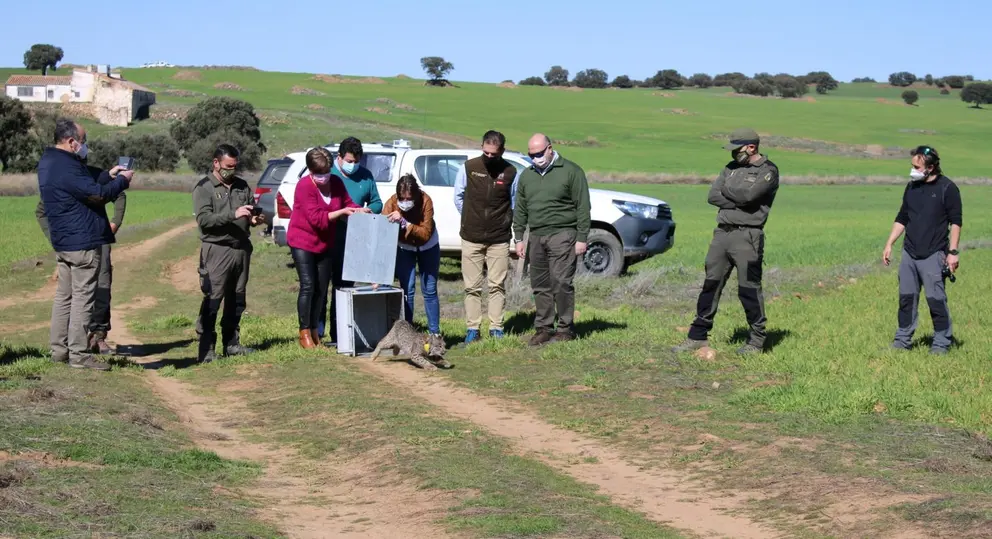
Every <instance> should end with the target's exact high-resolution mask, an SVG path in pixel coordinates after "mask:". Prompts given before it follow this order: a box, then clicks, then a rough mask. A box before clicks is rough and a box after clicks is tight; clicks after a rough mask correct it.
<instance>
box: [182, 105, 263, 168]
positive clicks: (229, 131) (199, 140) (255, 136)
mask: <svg viewBox="0 0 992 539" xmlns="http://www.w3.org/2000/svg"><path fill="white" fill-rule="evenodd" d="M260 123H261V122H260V121H259V119H258V116H257V115H256V114H255V107H253V106H252V105H251V103H248V102H247V101H242V100H240V99H233V98H230V97H210V98H207V99H205V100H203V101H201V102H199V103H197V104H196V105H195V106H194V107H193V108H192V109H190V111H189V113H188V114H187V115H186V118H185V119H183V120H182V121H179V122H176V123H174V124H172V127H170V129H169V132H170V133H171V134H172V138H173V139H175V141H176V144H178V145H179V148H180V149H181V150H182V151H183V152H184V153H185V155H186V160H187V161H188V162H189V165H190V167H192V168H193V170H196V171H199V170H200V169H198V168H196V166H195V165H194V162H196V163H199V164H200V165H202V164H203V159H204V158H203V155H202V150H203V142H204V141H205V140H210V141H213V142H212V144H213V145H214V148H216V146H217V145H219V144H221V143H224V142H227V143H228V144H235V141H237V144H238V145H237V148H238V149H239V150H241V153H242V159H241V161H240V163H239V165H238V166H239V168H240V169H243V170H258V169H259V168H260V167H261V164H262V161H261V155H262V154H264V153H265V150H266V148H265V145H264V144H262V132H261V130H260V129H259V125H260ZM221 134H223V135H225V136H227V137H229V140H225V139H224V137H222V136H220V135H221ZM209 154H210V155H211V156H212V155H213V149H211V150H210V152H209ZM208 161H210V162H211V163H212V162H213V157H211V158H210V159H209V160H208ZM211 168H212V165H211Z"/></svg>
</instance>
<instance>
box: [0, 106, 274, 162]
mask: <svg viewBox="0 0 992 539" xmlns="http://www.w3.org/2000/svg"><path fill="white" fill-rule="evenodd" d="M57 117H58V112H57V109H52V108H48V107H30V108H29V107H27V106H25V105H24V103H22V102H20V101H18V100H16V99H13V98H9V97H6V96H3V97H0V126H2V128H0V167H2V168H0V170H2V171H3V172H33V171H34V170H35V169H36V168H37V165H38V160H39V159H40V158H41V154H42V152H43V151H44V150H45V148H47V147H49V146H52V145H53V144H54V140H53V137H54V133H55V120H56V118H57ZM260 125H261V121H260V120H259V118H258V115H257V114H256V113H255V108H254V107H253V106H252V105H251V104H250V103H248V102H246V101H242V100H240V99H233V98H230V97H210V98H207V99H205V100H203V101H201V102H199V103H197V104H196V105H195V106H194V107H192V108H191V109H190V110H189V112H188V113H187V114H186V117H185V118H183V119H182V120H177V121H175V122H173V123H172V125H171V126H170V127H169V132H168V133H154V134H124V135H108V136H105V137H89V138H90V140H89V142H88V144H87V145H88V146H89V156H88V157H87V162H88V163H89V164H91V165H93V166H97V167H100V168H104V169H109V168H112V167H113V166H114V165H116V164H117V158H118V157H121V156H129V157H134V158H135V165H136V168H137V170H141V171H160V172H175V170H176V168H178V166H179V161H180V160H181V159H182V158H186V162H187V164H188V165H189V167H190V168H191V169H192V170H193V171H195V172H197V173H206V172H209V171H210V170H211V169H212V166H213V153H214V150H215V149H216V148H217V146H218V145H220V144H221V143H227V144H231V145H233V146H234V147H236V148H238V150H239V151H240V152H241V158H240V159H239V167H240V168H242V169H244V170H259V169H260V168H261V165H262V156H263V155H264V154H265V151H266V147H265V145H264V144H263V143H262V133H261V130H260Z"/></svg>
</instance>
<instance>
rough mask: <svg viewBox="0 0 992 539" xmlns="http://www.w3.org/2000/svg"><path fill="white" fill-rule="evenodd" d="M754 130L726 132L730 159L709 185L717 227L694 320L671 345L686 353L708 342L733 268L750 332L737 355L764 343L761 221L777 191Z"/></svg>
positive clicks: (774, 169) (774, 175)
mask: <svg viewBox="0 0 992 539" xmlns="http://www.w3.org/2000/svg"><path fill="white" fill-rule="evenodd" d="M758 142H759V139H758V134H757V133H756V132H755V131H754V130H753V129H738V130H736V131H734V132H733V133H732V134H731V135H730V143H729V144H727V145H725V146H724V148H725V149H727V150H730V152H731V155H732V156H733V160H732V161H731V162H730V163H728V164H727V166H725V167H724V168H723V171H722V172H721V173H720V175H719V176H718V177H717V179H716V180H715V181H714V182H713V185H712V187H711V188H710V194H709V199H708V201H709V203H710V204H712V205H713V206H716V207H717V208H719V211H718V212H717V217H716V221H717V228H716V230H714V231H713V241H712V242H711V243H710V248H709V252H708V253H706V278H705V280H704V281H703V289H702V291H701V292H700V293H699V299H698V301H697V303H696V319H695V320H694V321H693V322H692V326H691V327H690V328H689V336H688V339H686V340H685V341H684V342H683V343H682V344H679V345H678V346H676V347H674V348H673V349H672V350H673V351H675V352H686V351H690V350H696V349H698V348H702V347H704V346H708V345H709V342H708V340H707V337H708V335H709V332H710V330H711V329H713V318H714V317H715V316H716V311H717V306H718V305H719V303H720V294H721V293H722V292H723V287H724V286H725V285H726V284H727V279H729V278H730V272H731V271H733V269H734V268H737V280H738V285H737V295H738V297H739V298H740V300H741V305H743V306H744V314H745V316H746V317H747V323H748V325H749V326H751V335H750V339H749V340H748V342H747V344H745V345H744V346H742V347H741V348H740V349H738V350H737V353H738V354H749V353H754V352H761V351H763V350H764V345H765V321H766V320H765V300H764V298H763V297H762V295H761V270H762V264H763V262H764V253H765V232H764V230H763V229H764V226H765V222H766V221H767V220H768V212H769V210H771V207H772V202H773V201H774V200H775V194H776V193H777V192H778V167H777V166H775V164H774V163H772V162H771V161H769V160H768V158H767V157H766V156H764V155H761V154H760V153H758Z"/></svg>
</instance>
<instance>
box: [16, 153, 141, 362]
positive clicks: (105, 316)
mask: <svg viewBox="0 0 992 539" xmlns="http://www.w3.org/2000/svg"><path fill="white" fill-rule="evenodd" d="M86 168H87V169H88V170H89V172H90V175H91V176H93V178H94V179H96V178H99V176H100V173H101V172H103V170H102V169H99V168H97V167H93V166H89V165H87V166H86ZM110 202H112V203H113V204H114V218H113V219H111V220H110V231H111V232H113V233H114V234H117V231H118V230H120V228H121V224H123V223H124V212H125V211H126V209H127V195H126V194H125V193H124V191H121V193H120V194H119V195H117V198H115V199H113V200H111V201H110ZM34 216H35V218H36V219H37V220H38V226H40V227H41V231H42V233H44V234H45V238H47V239H48V241H49V243H51V241H52V237H51V235H50V233H49V232H48V216H47V215H46V214H45V204H44V202H43V201H42V200H41V199H40V198H39V199H38V206H37V207H36V208H35V210H34ZM99 250H100V272H99V274H98V275H97V282H96V300H95V302H94V305H93V317H92V318H91V319H90V327H89V329H88V332H89V335H90V342H89V349H90V351H91V352H93V353H95V354H101V355H105V354H110V353H111V352H112V351H113V350H111V349H110V345H109V344H107V333H108V332H110V297H111V294H110V289H111V286H112V284H113V278H114V270H113V265H112V263H111V261H110V244H106V245H103V246H101V247H100V249H99Z"/></svg>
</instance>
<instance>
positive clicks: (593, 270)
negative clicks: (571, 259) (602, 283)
mask: <svg viewBox="0 0 992 539" xmlns="http://www.w3.org/2000/svg"><path fill="white" fill-rule="evenodd" d="M578 266H579V267H578V270H579V273H587V274H592V275H596V276H600V277H618V276H619V275H620V273H621V272H622V271H623V266H624V258H623V244H621V243H620V240H619V239H617V237H616V236H614V235H613V234H611V233H610V232H608V231H606V230H601V229H597V228H594V229H592V230H590V231H589V238H588V239H587V240H586V254H585V256H584V257H583V258H582V260H581V261H579V265H578Z"/></svg>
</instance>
